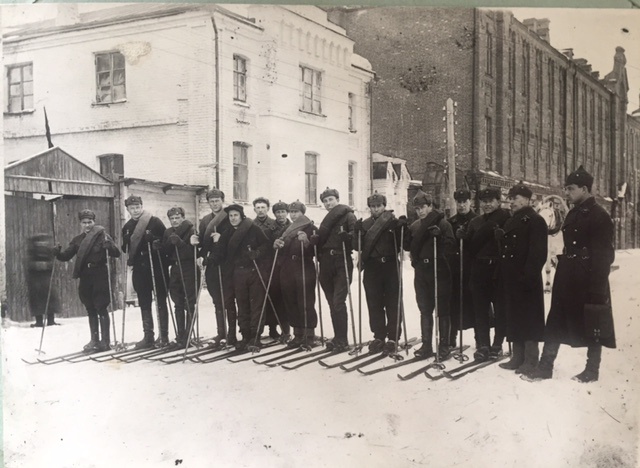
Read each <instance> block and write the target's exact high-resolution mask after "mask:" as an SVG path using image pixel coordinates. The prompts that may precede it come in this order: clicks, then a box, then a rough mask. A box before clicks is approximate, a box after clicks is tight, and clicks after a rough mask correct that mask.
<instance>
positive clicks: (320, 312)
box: [313, 229, 324, 346]
mask: <svg viewBox="0 0 640 468" xmlns="http://www.w3.org/2000/svg"><path fill="white" fill-rule="evenodd" d="M313 235H314V236H315V235H316V230H315V229H314V230H313ZM313 255H314V257H313V266H314V268H315V269H316V289H317V290H318V318H319V319H320V341H321V342H322V346H324V327H323V326H322V296H320V266H319V264H318V246H317V245H314V246H313Z"/></svg>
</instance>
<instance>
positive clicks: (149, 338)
mask: <svg viewBox="0 0 640 468" xmlns="http://www.w3.org/2000/svg"><path fill="white" fill-rule="evenodd" d="M140 314H141V315H142V331H143V332H144V337H143V338H142V340H140V341H138V342H137V343H136V345H135V346H134V348H133V349H148V348H151V347H153V316H152V315H151V310H142V311H141V312H140Z"/></svg>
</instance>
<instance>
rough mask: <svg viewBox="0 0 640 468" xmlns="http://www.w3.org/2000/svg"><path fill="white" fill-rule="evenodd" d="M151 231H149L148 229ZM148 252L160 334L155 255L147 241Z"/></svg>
mask: <svg viewBox="0 0 640 468" xmlns="http://www.w3.org/2000/svg"><path fill="white" fill-rule="evenodd" d="M147 232H149V231H147ZM147 252H148V254H149V269H150V270H151V284H152V285H153V302H155V304H156V320H157V321H158V332H159V333H158V334H160V308H159V307H158V290H157V289H156V274H155V272H154V271H153V255H152V254H151V244H150V243H149V242H147Z"/></svg>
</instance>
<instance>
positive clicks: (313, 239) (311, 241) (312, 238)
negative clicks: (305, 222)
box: [309, 234, 320, 245]
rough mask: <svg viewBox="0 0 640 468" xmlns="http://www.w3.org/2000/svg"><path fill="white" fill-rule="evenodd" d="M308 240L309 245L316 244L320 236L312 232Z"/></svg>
mask: <svg viewBox="0 0 640 468" xmlns="http://www.w3.org/2000/svg"><path fill="white" fill-rule="evenodd" d="M309 242H310V243H311V245H318V242H320V236H319V235H318V234H312V235H311V237H310V238H309Z"/></svg>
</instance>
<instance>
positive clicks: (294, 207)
mask: <svg viewBox="0 0 640 468" xmlns="http://www.w3.org/2000/svg"><path fill="white" fill-rule="evenodd" d="M289 211H299V212H300V213H302V214H304V213H305V211H307V207H306V206H305V204H304V203H302V202H301V201H300V200H296V201H294V202H293V203H290V204H289Z"/></svg>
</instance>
